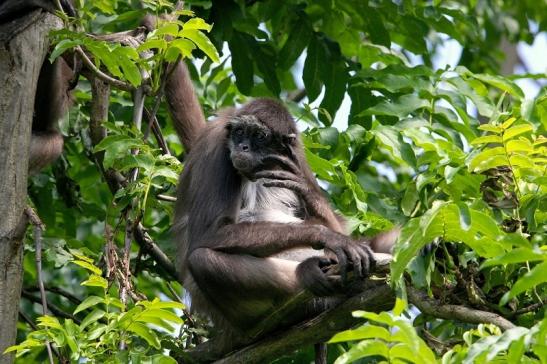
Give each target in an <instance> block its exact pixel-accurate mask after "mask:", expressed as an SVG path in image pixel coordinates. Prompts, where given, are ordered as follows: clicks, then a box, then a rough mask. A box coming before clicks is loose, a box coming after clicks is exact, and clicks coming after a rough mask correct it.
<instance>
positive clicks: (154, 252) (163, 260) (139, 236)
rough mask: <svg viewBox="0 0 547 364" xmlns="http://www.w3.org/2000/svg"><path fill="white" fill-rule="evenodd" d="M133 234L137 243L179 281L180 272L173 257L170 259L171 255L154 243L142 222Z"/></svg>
mask: <svg viewBox="0 0 547 364" xmlns="http://www.w3.org/2000/svg"><path fill="white" fill-rule="evenodd" d="M133 234H134V236H135V240H136V241H137V244H139V246H140V247H141V248H143V250H144V251H145V252H146V253H147V254H149V255H150V256H151V257H152V259H154V261H155V262H156V263H158V265H159V266H160V267H161V268H162V269H163V270H164V271H165V272H167V274H169V276H171V278H172V279H173V280H174V281H177V280H178V279H179V274H178V273H177V269H176V268H175V265H174V264H173V262H171V259H169V257H168V256H167V255H166V254H165V253H164V252H163V251H162V250H161V249H160V248H159V247H158V245H157V244H156V243H154V240H152V238H151V237H150V235H148V233H147V232H146V230H145V228H144V226H142V224H140V223H139V224H137V225H136V226H135V228H134V229H133Z"/></svg>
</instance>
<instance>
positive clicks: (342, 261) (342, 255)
mask: <svg viewBox="0 0 547 364" xmlns="http://www.w3.org/2000/svg"><path fill="white" fill-rule="evenodd" d="M333 252H334V254H336V258H337V260H338V265H339V266H340V274H341V275H342V281H343V282H344V283H346V282H347V281H348V258H347V256H346V252H345V251H344V249H342V248H335V249H333Z"/></svg>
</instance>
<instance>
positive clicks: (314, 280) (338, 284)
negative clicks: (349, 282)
mask: <svg viewBox="0 0 547 364" xmlns="http://www.w3.org/2000/svg"><path fill="white" fill-rule="evenodd" d="M334 264H336V261H335V260H332V259H329V258H326V257H312V258H308V259H306V260H304V261H303V262H302V263H300V264H299V265H298V267H297V268H296V276H297V278H298V280H299V281H300V283H301V285H302V287H304V288H305V289H307V290H308V291H310V292H311V293H313V294H314V295H316V296H319V297H326V296H332V295H335V294H337V293H341V292H343V291H344V285H343V284H342V277H341V276H340V275H333V274H329V269H328V267H331V266H333V265H334Z"/></svg>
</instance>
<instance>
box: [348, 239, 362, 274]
mask: <svg viewBox="0 0 547 364" xmlns="http://www.w3.org/2000/svg"><path fill="white" fill-rule="evenodd" d="M347 254H348V256H349V257H350V259H351V262H352V263H353V274H354V275H356V276H357V277H359V278H362V277H363V267H362V265H361V264H362V259H361V255H360V252H359V251H358V248H357V247H356V246H355V247H354V246H349V247H348V248H347Z"/></svg>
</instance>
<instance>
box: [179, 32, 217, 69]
mask: <svg viewBox="0 0 547 364" xmlns="http://www.w3.org/2000/svg"><path fill="white" fill-rule="evenodd" d="M179 35H180V36H181V37H184V38H187V39H190V40H191V41H192V42H194V43H196V45H197V46H198V48H199V49H201V50H202V51H203V53H205V54H206V55H207V57H209V58H210V59H211V60H212V61H213V62H219V61H220V59H219V56H218V52H217V49H216V48H215V46H214V45H213V43H211V41H210V40H209V38H207V36H206V35H205V34H203V33H202V32H201V31H199V30H196V29H182V30H181V31H180V34H179Z"/></svg>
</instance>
